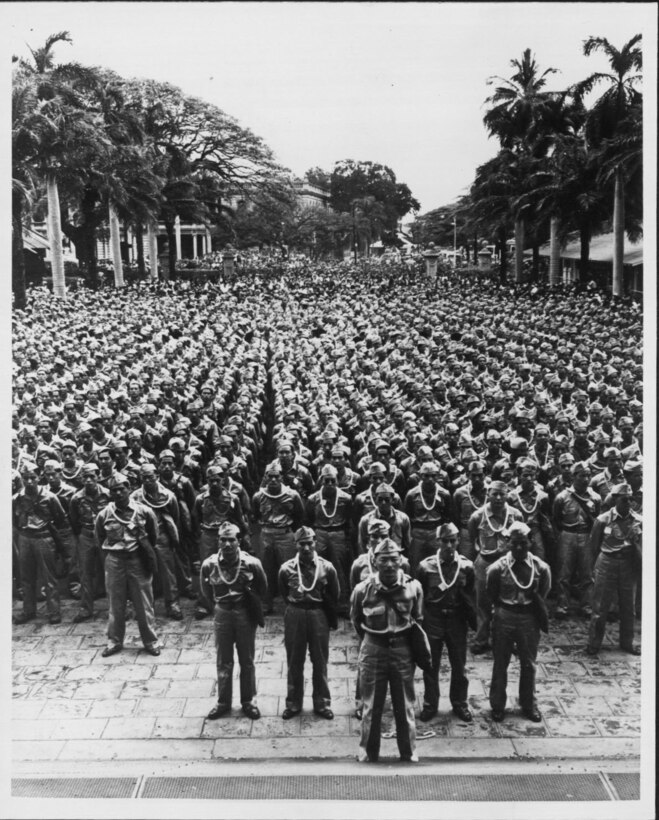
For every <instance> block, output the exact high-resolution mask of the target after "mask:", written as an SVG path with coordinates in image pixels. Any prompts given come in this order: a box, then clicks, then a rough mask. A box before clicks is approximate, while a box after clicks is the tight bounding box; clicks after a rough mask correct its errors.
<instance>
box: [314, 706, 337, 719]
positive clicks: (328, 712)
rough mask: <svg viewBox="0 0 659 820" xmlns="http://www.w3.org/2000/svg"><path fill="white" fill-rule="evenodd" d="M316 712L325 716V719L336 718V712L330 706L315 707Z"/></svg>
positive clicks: (320, 715)
mask: <svg viewBox="0 0 659 820" xmlns="http://www.w3.org/2000/svg"><path fill="white" fill-rule="evenodd" d="M314 713H315V714H316V715H318V717H321V718H325V720H334V712H333V711H332V710H331V709H330V708H329V706H323V707H322V708H321V709H314Z"/></svg>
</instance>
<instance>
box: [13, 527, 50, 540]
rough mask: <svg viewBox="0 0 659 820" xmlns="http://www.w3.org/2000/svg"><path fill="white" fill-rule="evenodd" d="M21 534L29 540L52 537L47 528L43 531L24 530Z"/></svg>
mask: <svg viewBox="0 0 659 820" xmlns="http://www.w3.org/2000/svg"><path fill="white" fill-rule="evenodd" d="M19 532H20V534H21V535H24V536H26V537H27V538H44V536H46V537H47V536H49V535H50V530H49V529H48V528H47V527H44V528H43V529H42V530H33V529H24V530H19Z"/></svg>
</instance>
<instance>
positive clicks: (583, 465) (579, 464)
mask: <svg viewBox="0 0 659 820" xmlns="http://www.w3.org/2000/svg"><path fill="white" fill-rule="evenodd" d="M584 470H586V471H587V472H591V469H590V464H589V463H588V462H587V461H575V462H574V464H573V465H572V468H571V470H570V472H571V473H572V475H574V474H575V473H578V472H583V471H584Z"/></svg>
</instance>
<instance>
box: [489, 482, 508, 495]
mask: <svg viewBox="0 0 659 820" xmlns="http://www.w3.org/2000/svg"><path fill="white" fill-rule="evenodd" d="M495 490H496V491H497V492H500V493H507V492H508V490H509V487H508V485H507V484H506V482H505V481H492V482H491V484H490V486H489V487H488V488H487V491H488V493H489V492H494V491H495Z"/></svg>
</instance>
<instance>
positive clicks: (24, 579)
mask: <svg viewBox="0 0 659 820" xmlns="http://www.w3.org/2000/svg"><path fill="white" fill-rule="evenodd" d="M55 558H56V554H55V542H54V541H53V539H52V537H51V536H50V535H47V534H37V533H26V532H19V534H18V561H19V565H20V568H21V586H22V588H23V612H24V613H25V615H27V616H29V617H30V618H32V617H34V616H35V615H36V613H37V581H38V579H39V578H41V579H42V582H43V585H44V587H45V590H46V610H47V612H48V616H49V617H51V618H52V617H57V616H59V615H60V600H59V590H58V588H57V578H56V576H55Z"/></svg>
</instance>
